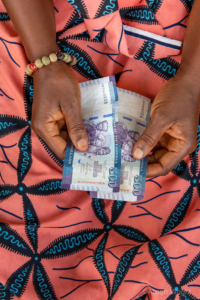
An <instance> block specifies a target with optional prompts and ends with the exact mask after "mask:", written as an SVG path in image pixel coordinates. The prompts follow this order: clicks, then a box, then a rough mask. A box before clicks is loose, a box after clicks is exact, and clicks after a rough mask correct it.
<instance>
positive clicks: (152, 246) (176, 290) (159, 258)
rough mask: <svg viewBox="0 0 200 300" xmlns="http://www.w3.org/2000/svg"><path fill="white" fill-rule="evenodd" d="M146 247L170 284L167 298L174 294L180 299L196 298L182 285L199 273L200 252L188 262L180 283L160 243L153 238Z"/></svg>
mask: <svg viewBox="0 0 200 300" xmlns="http://www.w3.org/2000/svg"><path fill="white" fill-rule="evenodd" d="M148 247H149V253H150V255H151V257H152V258H153V260H154V262H155V263H156V265H157V267H158V268H159V270H160V271H161V273H162V275H163V277H164V278H165V280H166V281H167V282H168V284H169V285H170V286H171V289H172V294H171V295H170V296H169V297H168V298H167V299H175V297H174V298H173V295H174V296H176V294H179V295H180V299H191V300H192V299H197V298H196V297H194V296H193V295H191V294H190V293H189V292H188V291H186V290H184V289H183V288H182V287H183V286H184V285H186V284H188V283H189V282H191V281H193V280H195V279H196V278H197V277H198V276H199V275H200V252H199V253H198V254H197V255H196V257H195V258H194V259H193V260H192V261H191V263H190V264H189V266H188V268H187V270H186V272H185V274H184V275H183V277H182V279H181V281H180V283H177V281H176V279H175V276H174V272H173V269H172V266H171V263H170V260H169V257H168V255H167V253H166V251H165V250H164V248H163V247H162V245H161V244H160V243H159V242H158V241H157V240H153V241H151V242H149V245H148ZM181 297H184V298H181Z"/></svg>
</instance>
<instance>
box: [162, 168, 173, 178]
mask: <svg viewBox="0 0 200 300" xmlns="http://www.w3.org/2000/svg"><path fill="white" fill-rule="evenodd" d="M170 171H171V170H169V169H166V168H164V169H163V170H162V172H161V176H166V175H168V174H169V172H170Z"/></svg>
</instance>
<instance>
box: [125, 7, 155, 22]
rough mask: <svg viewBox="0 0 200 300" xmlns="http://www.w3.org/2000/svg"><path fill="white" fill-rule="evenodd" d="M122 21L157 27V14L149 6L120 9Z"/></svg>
mask: <svg viewBox="0 0 200 300" xmlns="http://www.w3.org/2000/svg"><path fill="white" fill-rule="evenodd" d="M120 15H121V18H122V20H124V21H130V22H137V23H141V24H147V25H157V24H158V21H157V20H156V17H155V14H154V12H153V11H152V9H150V8H149V6H144V5H142V6H135V7H125V8H121V9H120Z"/></svg>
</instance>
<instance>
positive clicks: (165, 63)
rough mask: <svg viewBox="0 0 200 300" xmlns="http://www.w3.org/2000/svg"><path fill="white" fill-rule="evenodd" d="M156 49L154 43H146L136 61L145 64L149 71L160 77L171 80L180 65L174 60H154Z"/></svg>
mask: <svg viewBox="0 0 200 300" xmlns="http://www.w3.org/2000/svg"><path fill="white" fill-rule="evenodd" d="M154 49H155V44H154V43H152V42H144V44H143V46H142V47H141V49H140V50H139V51H138V53H137V54H136V56H135V59H138V60H141V61H142V62H144V63H145V64H146V65H147V66H148V67H149V69H150V70H151V71H152V72H154V73H155V74H157V75H158V76H159V77H161V78H163V79H165V80H169V79H170V78H171V77H173V76H175V74H176V72H177V70H178V68H179V63H178V62H176V61H175V60H174V59H172V58H160V59H153V58H152V55H153V52H154Z"/></svg>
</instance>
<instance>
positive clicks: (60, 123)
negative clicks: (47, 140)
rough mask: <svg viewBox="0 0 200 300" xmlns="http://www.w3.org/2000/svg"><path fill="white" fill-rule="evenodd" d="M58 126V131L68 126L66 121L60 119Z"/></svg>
mask: <svg viewBox="0 0 200 300" xmlns="http://www.w3.org/2000/svg"><path fill="white" fill-rule="evenodd" d="M57 124H58V129H59V130H61V129H63V128H64V126H65V125H66V123H65V119H64V118H63V119H60V120H57Z"/></svg>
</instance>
